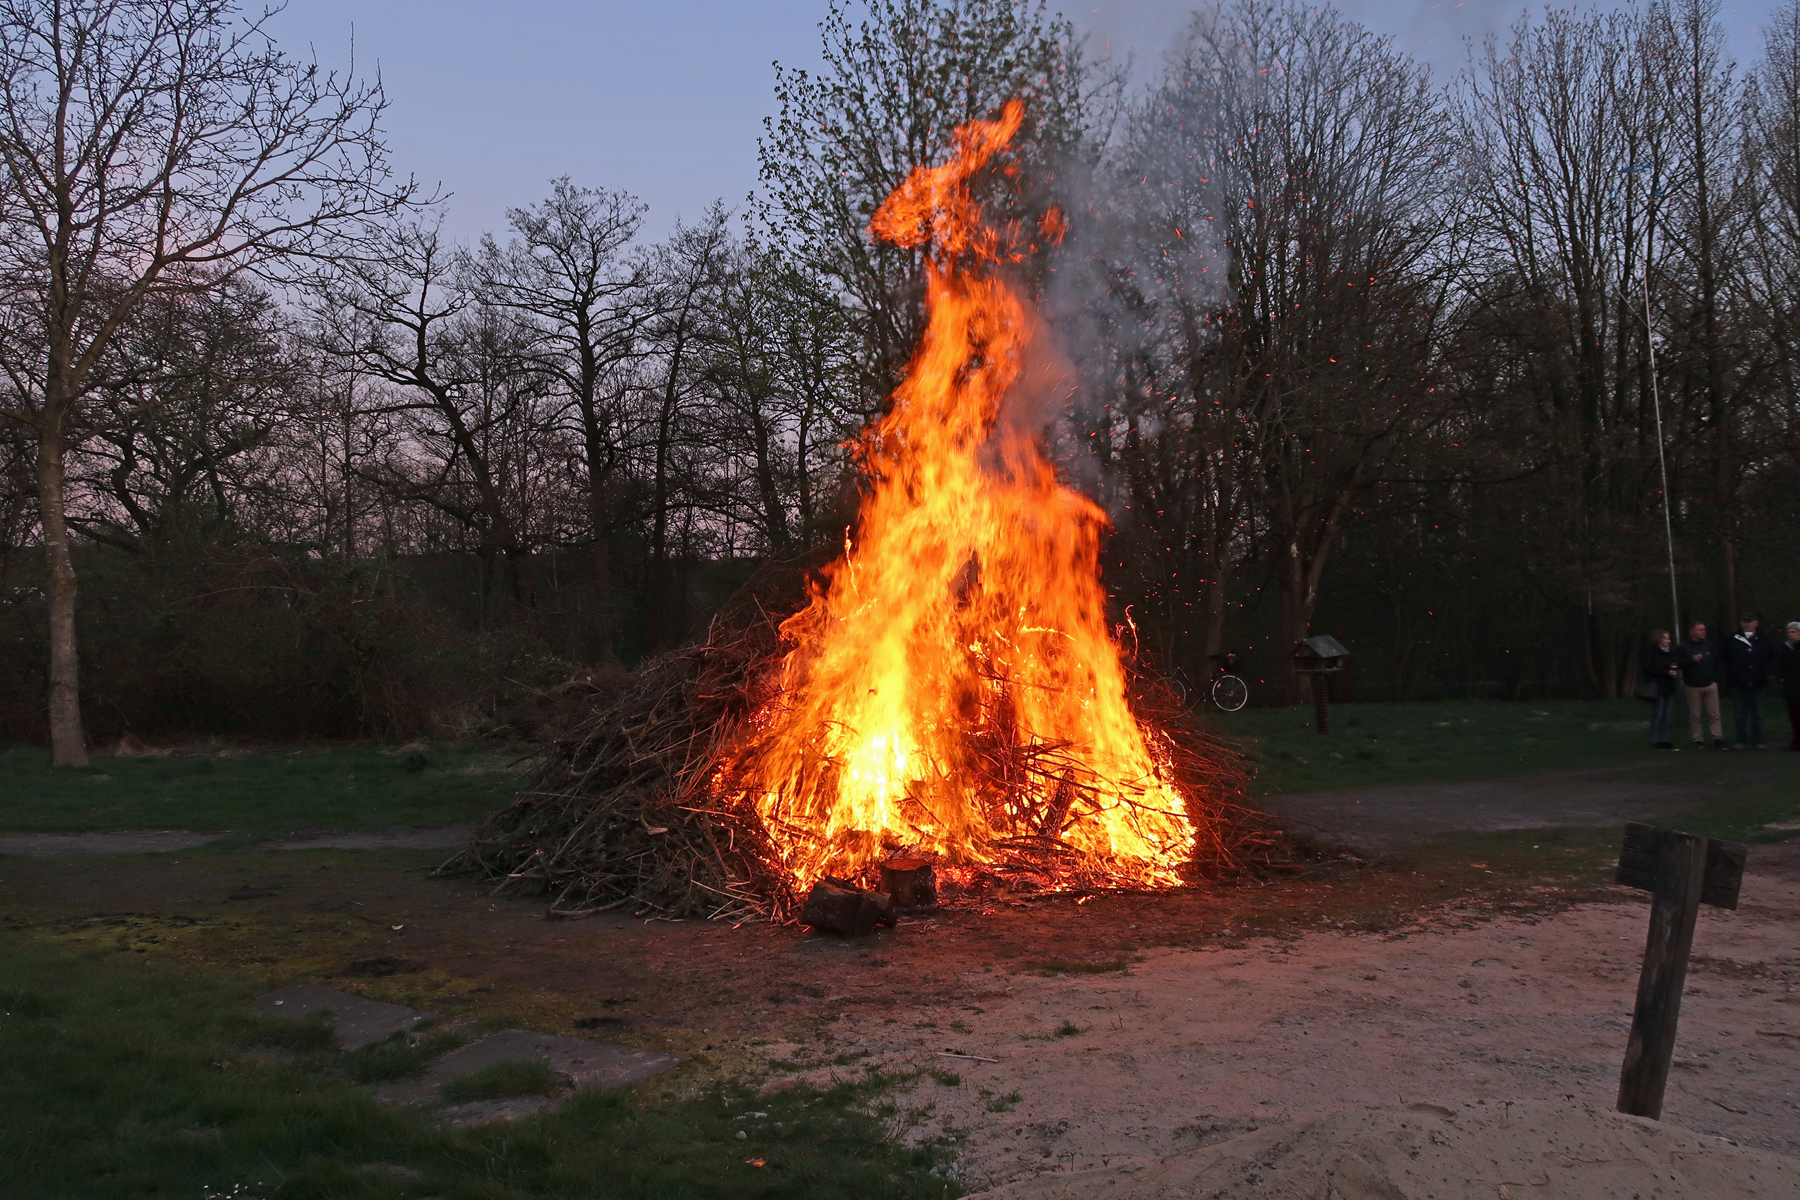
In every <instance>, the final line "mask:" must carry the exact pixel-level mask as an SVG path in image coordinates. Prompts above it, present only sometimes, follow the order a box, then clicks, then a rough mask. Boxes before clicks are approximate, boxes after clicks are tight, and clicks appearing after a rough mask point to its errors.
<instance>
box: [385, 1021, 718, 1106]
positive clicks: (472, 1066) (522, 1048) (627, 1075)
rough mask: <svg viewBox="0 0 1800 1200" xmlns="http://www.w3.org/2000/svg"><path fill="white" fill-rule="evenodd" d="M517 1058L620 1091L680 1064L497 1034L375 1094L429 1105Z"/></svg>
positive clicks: (609, 1046)
mask: <svg viewBox="0 0 1800 1200" xmlns="http://www.w3.org/2000/svg"><path fill="white" fill-rule="evenodd" d="M519 1059H534V1060H536V1061H538V1062H542V1063H546V1064H548V1065H549V1067H550V1069H551V1070H553V1071H555V1072H556V1073H557V1074H559V1075H562V1076H564V1077H565V1078H567V1079H568V1081H569V1082H570V1083H571V1084H573V1085H574V1086H575V1087H587V1086H589V1085H598V1086H600V1087H624V1086H625V1085H626V1084H631V1083H638V1082H640V1081H641V1080H645V1079H649V1078H650V1077H651V1076H653V1075H660V1074H662V1073H663V1072H664V1071H667V1070H668V1069H669V1068H670V1067H673V1066H675V1065H676V1064H677V1063H679V1062H681V1061H682V1060H681V1059H680V1058H679V1057H678V1056H676V1055H673V1054H664V1053H662V1052H661V1051H658V1050H645V1049H643V1048H642V1047H640V1046H620V1045H616V1044H613V1043H611V1042H590V1041H588V1040H586V1039H585V1038H572V1037H562V1036H559V1035H557V1034H553V1033H534V1032H532V1031H531V1030H529V1029H503V1030H501V1031H500V1032H499V1033H490V1034H488V1035H487V1036H486V1037H483V1038H477V1039H476V1040H475V1041H472V1042H470V1043H469V1044H468V1045H466V1046H461V1047H458V1048H457V1049H455V1050H452V1051H450V1053H448V1054H446V1055H444V1056H443V1057H442V1058H440V1059H438V1060H437V1061H436V1062H435V1063H433V1064H432V1065H431V1068H430V1069H429V1070H428V1071H426V1073H425V1074H424V1075H422V1076H421V1077H419V1078H418V1079H409V1080H406V1081H405V1082H403V1083H390V1084H387V1085H385V1086H383V1087H379V1088H377V1089H376V1090H375V1095H376V1097H377V1098H378V1099H381V1100H385V1101H387V1102H388V1103H390V1104H429V1103H431V1102H433V1101H434V1100H436V1099H437V1098H438V1089H439V1088H441V1087H443V1086H444V1085H445V1084H446V1083H449V1082H450V1081H451V1080H452V1079H456V1078H458V1077H460V1076H463V1075H467V1074H469V1073H470V1072H471V1071H478V1070H480V1069H481V1068H482V1067H485V1066H489V1065H491V1064H493V1063H497V1062H514V1061H517V1060H519ZM536 1099H537V1098H535V1097H518V1098H517V1099H516V1100H512V1101H504V1102H501V1101H484V1102H481V1103H482V1104H483V1105H493V1106H495V1108H496V1110H499V1109H510V1108H514V1107H524V1106H525V1105H528V1104H531V1102H532V1101H534V1100H536ZM462 1107H468V1108H475V1107H476V1106H475V1105H466V1106H462ZM534 1107H542V1105H534ZM496 1115H506V1116H511V1115H522V1114H514V1113H512V1112H510V1111H507V1112H505V1113H503V1114H502V1113H498V1111H497V1114H496ZM489 1119H491V1118H489Z"/></svg>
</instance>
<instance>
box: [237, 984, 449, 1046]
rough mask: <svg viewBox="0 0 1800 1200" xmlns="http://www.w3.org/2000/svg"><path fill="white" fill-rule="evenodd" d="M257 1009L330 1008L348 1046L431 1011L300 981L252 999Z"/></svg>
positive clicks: (285, 1012)
mask: <svg viewBox="0 0 1800 1200" xmlns="http://www.w3.org/2000/svg"><path fill="white" fill-rule="evenodd" d="M250 1007H251V1008H252V1009H254V1010H255V1011H256V1012H259V1013H264V1014H267V1015H269V1016H272V1017H295V1018H299V1017H304V1016H306V1015H307V1014H308V1013H314V1012H318V1011H319V1010H320V1009H322V1008H323V1009H330V1010H331V1027H332V1029H334V1030H335V1031H336V1032H337V1038H338V1042H339V1044H341V1045H342V1046H343V1047H344V1049H346V1050H355V1049H358V1048H359V1047H362V1046H368V1045H372V1044H374V1043H375V1042H379V1041H381V1040H383V1039H384V1038H387V1037H390V1036H392V1035H393V1034H396V1033H399V1032H400V1031H401V1030H404V1029H411V1028H412V1027H413V1026H415V1025H417V1024H418V1023H419V1022H420V1021H423V1020H424V1019H425V1018H427V1017H429V1016H431V1015H432V1014H431V1013H427V1012H420V1011H419V1010H418V1009H416V1008H408V1007H406V1006H405V1005H404V1004H384V1003H382V1002H381V1001H380V1000H365V999H364V998H363V997H361V996H353V995H351V994H350V993H349V992H340V991H338V990H337V989H336V988H328V987H319V986H317V985H316V984H311V983H297V984H295V985H293V986H292V987H284V988H276V989H275V990H274V991H272V992H265V993H263V994H262V995H260V996H258V997H257V998H256V999H254V1000H252V1001H251V1002H250Z"/></svg>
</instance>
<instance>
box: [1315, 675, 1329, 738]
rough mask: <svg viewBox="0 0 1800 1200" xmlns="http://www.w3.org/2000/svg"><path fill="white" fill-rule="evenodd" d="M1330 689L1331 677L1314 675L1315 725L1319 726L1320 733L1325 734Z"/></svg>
mask: <svg viewBox="0 0 1800 1200" xmlns="http://www.w3.org/2000/svg"><path fill="white" fill-rule="evenodd" d="M1330 689H1331V677H1330V676H1328V675H1314V676H1313V677H1312V694H1313V724H1314V725H1315V726H1317V728H1318V730H1319V732H1320V733H1324V732H1325V700H1326V698H1327V696H1326V694H1327V693H1328V692H1329V691H1330Z"/></svg>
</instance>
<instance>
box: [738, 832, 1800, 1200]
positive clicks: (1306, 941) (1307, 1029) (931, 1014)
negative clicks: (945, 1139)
mask: <svg viewBox="0 0 1800 1200" xmlns="http://www.w3.org/2000/svg"><path fill="white" fill-rule="evenodd" d="M1619 896H1620V899H1621V901H1622V902H1620V903H1606V904H1586V905H1581V906H1578V907H1576V908H1574V909H1571V910H1569V911H1567V912H1564V913H1562V914H1560V915H1556V916H1551V917H1548V918H1545V919H1542V920H1539V919H1530V918H1526V919H1519V918H1502V919H1499V920H1495V921H1492V922H1487V923H1476V922H1471V921H1464V920H1461V919H1459V918H1458V917H1457V915H1456V913H1455V911H1454V910H1453V909H1452V910H1449V911H1448V912H1445V911H1443V910H1440V912H1439V914H1438V915H1437V916H1436V917H1435V918H1433V919H1431V920H1429V921H1427V922H1425V923H1424V924H1420V925H1415V926H1414V927H1413V928H1411V929H1409V930H1406V931H1403V932H1398V933H1390V934H1367V933H1357V934H1338V933H1309V934H1306V935H1304V936H1300V937H1297V938H1294V939H1291V940H1280V939H1272V938H1263V939H1256V940H1254V941H1250V942H1248V943H1247V944H1245V945H1243V946H1242V948H1237V949H1226V948H1220V949H1182V950H1154V951H1150V952H1148V953H1146V954H1144V955H1143V956H1142V957H1141V960H1140V961H1139V962H1137V963H1136V964H1135V965H1133V966H1132V967H1131V968H1130V970H1129V972H1128V973H1123V974H1110V973H1109V974H1100V975H1091V976H1074V977H1067V976H1063V977H1053V978H1038V977H1033V976H1026V975H1015V976H1000V975H994V974H988V973H982V972H970V973H965V974H963V975H962V976H961V977H960V982H961V984H962V991H963V995H962V996H961V997H959V998H957V999H956V1000H954V1001H949V1002H939V1003H934V1004H923V1005H919V1006H917V1007H914V1008H912V1009H911V1010H910V1011H904V1012H899V1013H894V1014H886V1013H881V1012H868V1013H865V1012H857V1011H855V1010H848V1009H847V1010H846V1011H845V1013H844V1015H843V1017H842V1018H841V1019H840V1020H839V1021H838V1022H837V1024H836V1026H835V1027H833V1028H832V1029H831V1030H830V1032H829V1033H828V1034H826V1036H825V1037H824V1038H823V1039H822V1040H821V1041H819V1042H816V1043H811V1044H803V1043H790V1042H784V1043H780V1044H776V1045H771V1046H769V1047H767V1048H766V1051H765V1053H766V1055H767V1057H768V1060H769V1061H770V1062H771V1063H785V1064H787V1065H788V1066H790V1067H791V1066H792V1065H793V1064H795V1063H796V1061H799V1062H805V1061H809V1060H811V1061H817V1060H818V1059H820V1058H826V1059H827V1060H829V1058H831V1057H841V1056H845V1055H858V1054H866V1055H868V1057H867V1058H866V1059H863V1060H861V1061H862V1063H863V1064H865V1065H871V1066H878V1067H880V1068H882V1069H887V1070H901V1069H912V1070H918V1069H923V1070H926V1071H936V1072H953V1073H954V1074H953V1075H945V1076H942V1078H943V1079H944V1083H942V1084H939V1085H936V1086H927V1087H925V1088H923V1089H921V1090H920V1091H918V1092H916V1093H914V1095H913V1097H912V1102H913V1103H914V1105H915V1114H917V1116H918V1119H919V1120H920V1121H921V1123H922V1124H921V1128H925V1129H929V1130H931V1131H932V1132H934V1133H936V1132H943V1131H952V1132H953V1133H954V1134H955V1136H958V1137H959V1138H960V1139H961V1141H962V1144H963V1145H964V1146H965V1147H966V1149H965V1150H964V1152H963V1155H962V1158H961V1160H960V1163H959V1174H960V1177H961V1178H962V1180H963V1182H964V1183H965V1184H966V1185H968V1186H970V1187H974V1188H980V1187H989V1186H993V1185H996V1184H1000V1183H1004V1182H1007V1181H1009V1180H1013V1179H1018V1178H1023V1177H1027V1176H1030V1175H1034V1174H1038V1173H1042V1172H1045V1171H1068V1170H1079V1169H1083V1168H1090V1167H1099V1166H1102V1165H1105V1164H1108V1163H1111V1164H1114V1165H1116V1164H1117V1163H1118V1162H1119V1161H1120V1160H1121V1159H1135V1158H1153V1157H1162V1156H1166V1155H1169V1154H1172V1153H1175V1152H1178V1151H1182V1150H1190V1149H1193V1148H1195V1147H1196V1146H1199V1145H1205V1144H1208V1143H1211V1142H1214V1141H1219V1140H1222V1139H1224V1138H1227V1137H1233V1136H1236V1135H1238V1134H1241V1133H1244V1132H1246V1131H1248V1130H1253V1129H1256V1128H1258V1127H1261V1126H1265V1125H1269V1124H1271V1123H1278V1122H1279V1123H1286V1122H1294V1121H1301V1120H1306V1119H1310V1118H1313V1117H1318V1116H1321V1115H1324V1114H1327V1113H1330V1112H1334V1111H1337V1110H1341V1109H1346V1108H1352V1107H1361V1106H1376V1105H1392V1104H1400V1103H1411V1102H1415V1101H1430V1102H1434V1103H1440V1104H1443V1103H1452V1102H1455V1103H1462V1102H1474V1103H1481V1102H1493V1101H1506V1100H1550V1099H1556V1098H1568V1099H1573V1100H1574V1101H1576V1102H1578V1103H1583V1104H1588V1105H1592V1106H1593V1107H1595V1108H1600V1109H1610V1108H1611V1107H1612V1102H1613V1099H1614V1095H1615V1093H1616V1090H1617V1087H1618V1072H1619V1063H1620V1061H1621V1057H1622V1055H1623V1052H1624V1045H1625V1035H1626V1032H1627V1029H1628V1027H1629V1022H1630V1019H1631V1005H1632V999H1633V993H1634V989H1635V987H1636V980H1637V971H1638V965H1639V962H1640V956H1641V954H1642V947H1643V942H1644V934H1645V927H1646V920H1647V902H1641V901H1640V900H1639V899H1638V897H1637V896H1636V894H1635V893H1634V894H1632V895H1631V899H1629V900H1626V899H1625V893H1624V892H1623V889H1620V890H1619ZM1796 917H1800V843H1790V844H1786V845H1783V846H1779V847H1759V848H1758V849H1757V850H1756V851H1755V852H1754V854H1753V856H1752V858H1751V868H1750V873H1749V875H1748V876H1747V878H1746V880H1745V884H1744V892H1743V903H1742V907H1741V908H1740V909H1739V910H1738V911H1737V912H1735V913H1730V912H1719V911H1715V910H1711V909H1707V910H1703V911H1702V916H1701V920H1700V928H1699V932H1698V935H1697V936H1696V938H1695V955H1696V957H1695V960H1694V963H1693V966H1692V968H1691V973H1690V975H1689V984H1688V989H1687V999H1686V1002H1685V1003H1684V1005H1683V1008H1682V1013H1681V1040H1680V1043H1679V1046H1678V1049H1677V1061H1676V1070H1675V1073H1674V1077H1673V1079H1672V1081H1671V1083H1670V1088H1669V1097H1668V1104H1667V1108H1666V1110H1665V1114H1664V1116H1665V1119H1666V1120H1668V1121H1670V1122H1673V1123H1675V1124H1678V1125H1682V1126H1685V1127H1687V1128H1690V1129H1693V1130H1696V1131H1699V1132H1701V1133H1705V1134H1709V1135H1714V1136H1718V1137H1724V1138H1729V1139H1731V1140H1733V1141H1734V1142H1738V1143H1741V1144H1743V1145H1747V1146H1754V1147H1759V1148H1763V1149H1769V1150H1775V1151H1777V1152H1780V1153H1783V1154H1790V1155H1800V1082H1797V1081H1800V994H1796V991H1795V984H1796V982H1797V981H1800V925H1797V924H1796V921H1795V918H1796ZM945 1051H953V1052H955V1053H957V1054H958V1055H960V1056H961V1057H955V1058H952V1057H949V1056H947V1055H946V1054H945V1053H944V1052H945ZM986 1060H994V1061H986ZM832 1070H840V1071H841V1070H843V1068H842V1067H835V1068H829V1069H819V1070H816V1071H814V1072H810V1073H809V1072H803V1073H802V1074H803V1075H807V1074H810V1075H812V1076H816V1077H818V1078H825V1077H828V1076H829V1075H830V1073H831V1071H832ZM778 1078H779V1076H778ZM775 1086H780V1085H779V1083H777V1084H776V1085H775ZM926 1103H929V1104H930V1105H931V1106H932V1108H931V1110H930V1111H929V1112H928V1113H923V1112H921V1111H920V1110H922V1109H923V1108H924V1105H925V1104H926Z"/></svg>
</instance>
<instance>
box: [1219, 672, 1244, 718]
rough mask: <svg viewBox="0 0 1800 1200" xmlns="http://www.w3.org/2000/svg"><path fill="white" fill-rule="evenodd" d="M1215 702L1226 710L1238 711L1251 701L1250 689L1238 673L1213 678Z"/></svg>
mask: <svg viewBox="0 0 1800 1200" xmlns="http://www.w3.org/2000/svg"><path fill="white" fill-rule="evenodd" d="M1212 699H1213V703H1214V704H1216V705H1218V706H1219V708H1220V709H1221V710H1223V711H1225V712H1236V711H1237V710H1238V709H1240V708H1242V707H1244V705H1246V704H1248V703H1250V689H1249V687H1248V686H1246V685H1245V683H1244V681H1243V680H1241V679H1239V678H1238V677H1237V676H1236V675H1221V676H1219V677H1218V678H1217V679H1215V680H1213V686H1212Z"/></svg>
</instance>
